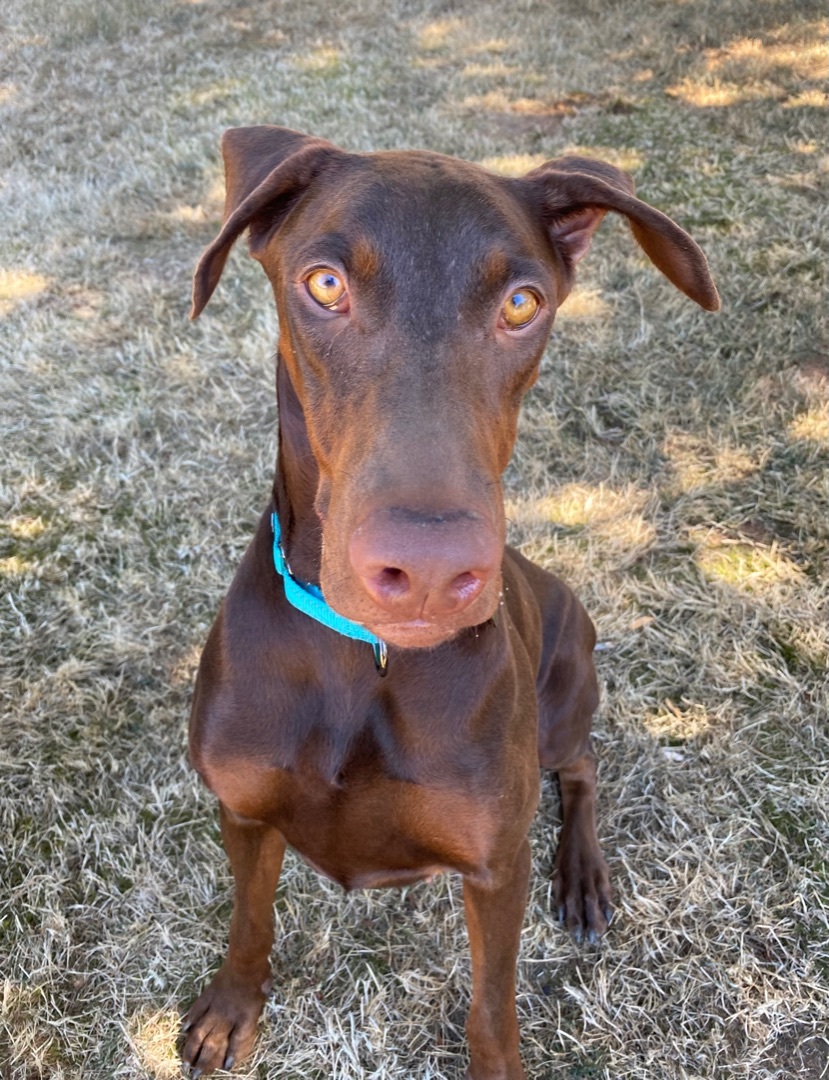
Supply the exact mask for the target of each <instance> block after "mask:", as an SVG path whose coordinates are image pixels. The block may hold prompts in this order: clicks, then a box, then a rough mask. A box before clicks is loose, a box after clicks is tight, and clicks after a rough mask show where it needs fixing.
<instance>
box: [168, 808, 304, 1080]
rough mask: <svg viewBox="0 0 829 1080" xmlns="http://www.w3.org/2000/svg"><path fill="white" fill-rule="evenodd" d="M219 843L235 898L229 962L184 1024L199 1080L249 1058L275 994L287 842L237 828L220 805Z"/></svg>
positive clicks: (264, 828)
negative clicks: (276, 927)
mask: <svg viewBox="0 0 829 1080" xmlns="http://www.w3.org/2000/svg"><path fill="white" fill-rule="evenodd" d="M220 813H221V824H222V839H223V840H224V845H225V850H226V851H227V854H228V857H229V859H230V866H231V870H232V871H233V879H234V882H235V886H236V891H235V894H234V898H233V917H232V919H231V923H230V944H229V947H228V951H227V957H226V958H225V962H224V963H223V964H222V966H221V967H220V968H219V971H218V972H217V974H216V976H215V977H214V979H213V981H212V982H211V983H210V985H209V986H208V987H207V989H206V990H205V991H204V992H203V993H202V994H201V996H200V997H199V998H198V999H197V1000H196V1001H195V1002H194V1003H193V1004H192V1005H191V1006H190V1010H189V1012H188V1013H187V1016H186V1018H185V1024H184V1030H185V1031H186V1032H187V1033H188V1034H187V1041H186V1043H185V1046H184V1051H183V1053H182V1060H183V1063H184V1066H185V1070H186V1069H187V1068H188V1067H189V1068H190V1070H191V1073H190V1075H191V1076H199V1075H201V1074H202V1073H207V1072H210V1071H211V1070H213V1069H220V1068H225V1069H229V1068H231V1067H232V1065H233V1064H234V1062H237V1061H241V1060H242V1059H243V1058H245V1057H247V1055H248V1054H249V1053H250V1051H251V1050H252V1049H253V1043H254V1039H255V1038H256V1023H257V1020H258V1019H259V1014H260V1013H261V1012H262V1006H263V1005H264V1004H265V997H266V996H267V993H268V991H269V989H270V980H271V967H270V951H271V945H272V944H273V898H274V893H275V892H276V886H277V884H278V882H279V873H280V871H281V869H282V857H283V856H284V854H285V838H284V837H283V835H282V833H281V832H279V830H278V829H275V828H273V827H272V826H270V825H263V824H259V823H255V822H247V821H240V820H239V819H238V818H236V817H235V815H233V814H232V813H231V812H230V811H228V810H227V809H226V808H225V807H224V806H222V805H221V804H220Z"/></svg>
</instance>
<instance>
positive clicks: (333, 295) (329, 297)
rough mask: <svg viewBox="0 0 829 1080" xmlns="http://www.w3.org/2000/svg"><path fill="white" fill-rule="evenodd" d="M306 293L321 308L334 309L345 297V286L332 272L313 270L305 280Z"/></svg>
mask: <svg viewBox="0 0 829 1080" xmlns="http://www.w3.org/2000/svg"><path fill="white" fill-rule="evenodd" d="M305 284H306V286H307V288H308V292H309V293H310V294H311V296H313V298H314V299H315V300H316V302H317V303H318V304H322V306H323V307H327V308H335V307H336V306H337V305H338V304H339V303H340V301H341V300H342V299H343V297H344V296H345V284H344V283H343V280H342V278H341V277H340V275H339V274H335V273H334V271H333V270H315V271H314V272H313V274H311V276H310V277H309V278H306V279H305Z"/></svg>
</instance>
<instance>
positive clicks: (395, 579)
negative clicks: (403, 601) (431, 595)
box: [374, 566, 411, 597]
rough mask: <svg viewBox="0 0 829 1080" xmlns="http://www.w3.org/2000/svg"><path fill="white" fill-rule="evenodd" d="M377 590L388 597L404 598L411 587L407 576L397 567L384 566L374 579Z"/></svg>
mask: <svg viewBox="0 0 829 1080" xmlns="http://www.w3.org/2000/svg"><path fill="white" fill-rule="evenodd" d="M374 581H375V583H376V585H377V586H378V588H379V589H380V590H381V591H382V592H383V593H385V595H386V596H389V597H399V596H405V595H406V594H407V593H408V592H409V589H410V587H411V583H410V582H409V575H408V574H407V573H406V571H405V570H401V569H400V568H399V567H397V566H384V567H383V569H382V570H381V571H380V573H379V574H377V575H376V576H375V578H374Z"/></svg>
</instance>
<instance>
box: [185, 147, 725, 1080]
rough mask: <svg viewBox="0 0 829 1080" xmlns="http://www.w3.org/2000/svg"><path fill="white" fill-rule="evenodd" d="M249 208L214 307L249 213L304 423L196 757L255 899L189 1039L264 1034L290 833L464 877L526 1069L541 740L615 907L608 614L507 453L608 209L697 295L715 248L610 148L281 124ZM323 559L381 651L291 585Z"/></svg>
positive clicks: (475, 944)
mask: <svg viewBox="0 0 829 1080" xmlns="http://www.w3.org/2000/svg"><path fill="white" fill-rule="evenodd" d="M223 147H224V154H225V164H226V172H227V183H228V194H227V209H226V214H225V225H224V227H223V229H222V232H221V233H220V235H219V237H218V238H217V240H216V241H215V242H214V243H213V244H212V245H211V246H210V248H208V249H207V251H206V252H205V255H204V257H203V259H202V262H201V264H200V266H199V270H198V271H197V274H196V283H195V291H194V314H198V313H199V312H200V311H201V309H202V308H203V307H204V304H205V303H206V302H207V300H208V299H209V296H210V294H211V292H212V291H213V288H214V287H215V285H216V283H217V281H218V278H219V276H220V274H221V270H222V267H223V265H224V262H225V259H226V257H227V254H228V252H229V250H230V247H231V246H232V244H233V242H234V240H235V239H236V238H237V237H238V236H239V235H240V233H241V232H242V231H244V229H245V228H249V229H250V236H251V251H252V253H253V254H254V255H255V257H257V258H258V259H260V261H262V263H263V266H264V267H265V269H266V272H267V273H268V275H269V277H270V278H271V281H272V283H273V285H274V292H275V296H276V300H277V306H278V308H279V313H280V328H281V336H280V350H279V357H278V368H277V381H278V402H279V421H280V449H279V459H278V462H277V473H276V478H275V482H274V491H273V500H272V503H271V505H270V506H269V507H268V510H267V512H266V513H265V515H264V516H263V518H262V520H261V522H260V525H259V528H258V530H257V532H256V535H255V537H254V540H253V542H252V544H251V546H250V548H249V549H248V551H247V553H246V555H245V557H244V559H243V561H242V564H241V566H240V568H239V571H238V573H237V575H236V577H235V579H234V582H233V584H232V586H231V589H230V592H229V594H228V596H227V599H226V601H225V603H224V605H223V607H222V610H221V612H220V614H219V616H218V618H217V620H216V623H215V625H214V627H213V630H212V632H211V634H210V638H209V640H208V643H207V646H206V648H205V651H204V655H203V657H202V662H201V667H200V670H199V677H198V681H197V686H196V694H195V700H194V704H193V713H192V719H191V732H190V748H191V758H192V761H193V763H194V765H195V766H196V768H197V769H198V771H199V772H200V774H201V775H202V777H203V778H204V779H205V782H206V783H207V784H208V785H209V787H210V788H211V789H212V790H213V791H214V792H215V793H216V795H217V796H218V798H219V800H220V804H221V819H222V833H223V837H224V841H225V846H226V848H227V851H228V854H229V857H230V861H231V865H232V869H233V873H234V878H235V881H236V897H235V903H234V913H233V920H232V924H231V933H230V947H229V951H228V956H227V959H226V961H225V963H224V964H223V966H222V968H221V969H220V971H219V973H218V974H217V976H216V977H215V979H214V980H213V982H212V983H211V984H210V986H209V987H208V988H207V990H206V991H205V992H204V993H203V994H202V996H201V997H200V998H199V999H198V1001H197V1002H196V1003H195V1004H194V1005H193V1006H192V1007H191V1009H190V1012H189V1014H188V1030H189V1035H188V1038H187V1041H186V1045H185V1048H184V1054H183V1057H184V1061H185V1064H186V1065H188V1066H190V1067H191V1068H193V1070H194V1071H200V1072H207V1071H209V1070H211V1069H214V1068H217V1067H221V1066H222V1065H225V1066H226V1067H229V1066H230V1064H232V1063H233V1062H234V1061H237V1060H240V1059H241V1058H242V1057H243V1056H244V1055H245V1054H247V1053H248V1052H249V1050H250V1049H251V1046H252V1043H253V1038H254V1034H255V1027H256V1021H257V1018H258V1016H259V1013H260V1012H261V1009H262V1005H263V1003H264V999H265V994H266V993H267V988H268V985H269V975H270V969H269V953H270V948H271V945H272V940H273V928H272V927H273V919H272V904H273V895H274V891H275V888H276V884H277V881H278V878H279V872H280V868H281V863H282V856H283V853H284V850H285V846H286V844H290V845H291V846H292V847H293V848H295V849H296V850H297V851H298V852H299V853H300V854H301V855H302V856H303V857H304V858H305V859H306V860H307V861H308V862H309V863H310V864H311V865H313V866H314V867H316V868H317V869H318V870H320V871H321V872H322V873H325V874H327V875H328V876H330V877H332V878H333V879H334V880H335V881H338V882H339V883H340V884H342V885H343V886H344V887H345V888H363V887H374V886H384V885H403V884H408V883H410V882H413V881H417V880H421V879H424V878H429V877H431V876H432V875H434V874H436V873H439V872H442V871H445V870H454V871H457V872H459V873H461V874H462V875H463V878H464V903H465V908H466V914H467V923H468V928H469V938H470V947H471V952H472V962H473V997H472V1006H471V1010H470V1017H469V1024H468V1032H469V1042H470V1053H471V1062H470V1068H469V1076H470V1077H471V1078H472V1080H519V1078H520V1077H523V1076H524V1072H523V1068H522V1065H521V1061H520V1057H519V1052H518V1030H517V1022H516V1017H515V1006H514V968H515V960H516V956H517V951H518V939H519V934H520V930H521V922H522V918H523V911H524V904H525V898H526V889H527V880H528V874H529V862H530V856H529V847H528V843H527V832H528V829H529V825H530V821H531V819H532V816H533V813H534V811H535V808H536V804H537V801H538V790H539V777H538V765H539V762H540V763H541V765H543V766H545V767H547V768H551V769H555V770H556V771H557V772H558V774H559V781H560V785H561V792H562V812H563V828H562V835H561V841H560V845H559V850H558V854H557V857H556V880H555V888H556V898H557V902H558V905H559V913H560V915H561V917H562V919H563V921H565V922H566V923H567V925H568V927H569V928H570V929H571V931H572V932H573V933H574V934H575V936H576V937H577V938H581V936H582V935H588V936H590V937H591V938H595V937H596V936H598V935H599V934H601V933H602V932H603V930H604V929H605V928H606V926H607V922H608V920H609V918H610V889H609V883H608V875H607V868H606V866H605V863H604V860H603V859H602V856H601V853H600V851H599V845H598V840H597V837H596V827H595V820H594V803H595V765H594V759H593V754H592V751H591V749H590V720H591V715H592V712H593V710H594V708H595V706H596V702H597V700H598V693H597V687H596V676H595V672H594V668H593V660H592V650H593V646H594V643H595V635H594V631H593V627H592V624H591V623H590V620H589V618H588V617H587V615H586V613H585V611H584V609H583V608H582V606H581V605H580V604H579V602H578V600H577V599H576V598H575V596H574V595H573V593H572V592H571V591H570V590H569V589H568V588H567V586H566V585H564V584H563V583H562V582H560V581H559V580H558V579H557V578H555V577H553V576H552V575H551V574H549V573H547V572H545V571H543V570H541V569H540V568H538V567H536V566H534V565H533V564H532V563H530V562H528V561H527V560H526V559H524V558H523V557H522V556H521V555H520V554H519V553H517V552H515V551H512V550H511V549H509V548H505V547H504V516H503V505H502V500H501V495H500V486H499V478H500V475H501V473H502V472H503V470H504V468H505V467H506V464H507V461H508V459H509V455H510V453H511V450H512V445H513V442H514V438H515V425H516V421H517V413H518V408H519V405H520V400H521V397H522V395H523V393H524V391H525V390H526V389H527V388H528V387H529V386H530V385H531V384H532V382H533V381H534V379H535V376H536V374H537V368H538V363H539V361H540V357H541V354H542V352H543V348H544V345H545V343H546V340H547V337H548V334H549V329H550V325H551V323H552V317H553V314H554V311H555V308H556V307H557V306H558V305H559V304H560V303H561V301H562V300H563V299H564V297H565V296H566V295H567V292H568V291H569V289H570V287H571V284H572V270H573V265H574V263H575V262H576V261H577V260H578V258H580V257H581V255H583V254H584V252H585V251H586V249H587V246H588V244H589V238H590V235H591V233H592V231H593V230H594V229H595V227H596V226H597V225H598V223H599V221H600V220H601V217H602V216H603V215H604V213H605V212H606V211H607V210H609V209H611V210H616V211H618V212H621V213H624V214H626V215H627V216H628V218H629V220H630V221H631V224H632V226H633V228H634V232H635V235H636V237H637V240H638V241H639V242H640V244H641V245H642V246H643V247H644V248H645V250H646V251H647V253H648V254H649V256H650V257H651V259H652V260H653V261H654V262H655V263H656V264H657V265H658V266H659V267H660V269H662V270H663V271H664V272H665V273H666V274H667V275H668V276H669V277H670V278H671V280H672V281H674V283H675V284H677V285H678V287H679V288H681V289H682V290H683V291H685V292H687V293H688V294H689V295H690V296H692V297H693V298H694V299H696V300H697V302H699V303H700V304H701V305H702V306H704V307H708V308H712V309H713V308H715V307H716V306H717V297H716V291H715V290H714V287H713V284H712V283H711V280H710V277H709V275H708V271H707V267H706V265H705V260H704V257H703V256H702V254H701V252H699V249H698V248H696V245H694V243H693V241H691V239H690V238H689V237H687V235H686V234H685V233H683V232H682V230H680V229H679V228H678V226H676V225H675V224H674V223H673V222H670V220H669V219H667V218H664V217H663V216H662V215H660V214H658V212H657V211H654V210H652V208H650V207H647V206H646V205H645V204H644V203H640V202H639V201H638V200H637V199H635V198H633V196H632V185H631V184H630V182H629V180H627V178H625V177H624V176H623V174H621V173H619V172H618V171H617V170H615V169H613V168H612V167H611V166H607V165H603V164H602V163H598V162H589V161H586V160H585V159H577V158H567V159H562V160H560V161H558V162H551V163H548V165H547V166H543V167H542V168H541V169H539V170H536V172H535V173H534V174H531V175H530V177H527V178H524V179H523V180H505V179H502V178H499V177H493V176H491V175H490V174H488V173H485V172H484V171H483V170H481V169H477V168H476V167H475V166H471V165H467V164H465V163H462V162H456V161H455V160H454V159H450V158H443V157H440V156H439V155H432V154H423V153H411V154H403V153H387V154H371V155H349V154H346V153H344V152H343V151H340V150H337V149H336V148H335V147H333V146H331V145H330V144H328V143H324V142H322V141H319V140H313V139H308V138H307V137H305V136H301V135H298V134H297V133H295V132H291V131H288V130H286V129H282V128H250V129H236V130H234V131H231V132H228V133H227V134H226V136H225V140H224V143H223ZM274 512H275V513H276V515H277V519H278V522H279V523H280V525H281V529H282V532H283V545H284V549H285V553H286V555H287V557H288V559H289V560H290V570H286V571H285V572H286V573H292V574H293V576H294V577H295V578H296V579H299V580H300V581H304V582H320V583H321V586H322V591H323V593H324V595H325V599H326V600H327V601H328V603H329V604H330V605H331V607H332V608H333V609H335V610H336V611H337V612H338V613H339V614H340V615H342V616H345V617H346V618H348V619H350V620H352V624H359V625H360V626H363V627H367V628H368V629H369V631H371V632H372V633H373V634H375V635H376V636H377V637H378V638H382V639H383V641H384V642H386V643H388V645H389V646H390V648H389V654H388V657H389V659H388V677H386V678H380V677H379V673H378V670H377V669H376V667H375V663H374V662H373V659H372V649H371V647H370V646H369V645H367V644H366V643H365V642H364V641H360V640H352V639H350V638H349V637H347V636H344V635H343V634H342V633H338V632H336V630H334V629H331V628H330V627H329V626H321V625H320V623H319V622H317V621H315V620H314V619H312V618H310V617H309V615H308V614H306V613H305V612H304V611H300V610H297V608H296V607H294V606H292V604H291V603H290V602H289V600H288V598H287V596H286V591H285V588H284V587H283V586H284V584H285V582H284V581H283V580H281V579H280V577H279V576H278V574H277V572H276V569H275V561H274V552H273V540H272V535H271V514H272V513H274Z"/></svg>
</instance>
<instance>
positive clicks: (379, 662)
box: [271, 511, 389, 676]
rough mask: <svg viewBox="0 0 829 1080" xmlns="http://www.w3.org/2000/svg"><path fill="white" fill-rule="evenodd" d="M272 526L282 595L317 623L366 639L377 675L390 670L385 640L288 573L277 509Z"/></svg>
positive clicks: (316, 589) (274, 562)
mask: <svg viewBox="0 0 829 1080" xmlns="http://www.w3.org/2000/svg"><path fill="white" fill-rule="evenodd" d="M271 529H272V530H273V565H274V567H275V568H276V572H277V574H279V576H280V577H281V578H282V584H283V587H284V589H285V599H286V600H287V601H288V603H289V604H291V605H292V606H293V607H295V608H296V609H297V611H302V612H303V613H304V614H305V615H309V616H310V617H311V618H312V619H315V620H316V621H317V622H318V623H322V625H323V626H327V627H328V629H329V630H335V631H336V632H337V633H338V634H342V635H343V637H348V638H353V639H354V640H355V641H366V642H368V644H369V645H371V647H372V649H373V650H374V663H375V665H376V667H377V672H378V674H379V675H382V676H384V675H386V673H387V672H388V670H389V650H388V646H387V645H386V643H385V641H382V640H381V639H380V638H379V637H376V636H375V635H374V634H372V632H371V631H370V630H366V628H365V627H364V626H361V625H360V623H358V622H352V621H351V619H346V618H344V617H343V616H342V615H339V614H338V613H337V612H336V611H335V610H334V609H333V608H332V607H331V606H330V605H329V604H327V603H326V602H325V599H324V597H323V595H322V590H321V589H320V588H319V587H318V586H317V585H311V584H310V583H307V582H304V581H298V580H297V579H296V578H295V577H294V575H293V574H292V573H291V568H290V566H288V560H287V559H286V558H285V552H284V550H283V548H282V533H281V531H280V528H279V518H278V517H277V516H276V512H275V511H274V513H272V514H271Z"/></svg>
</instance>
